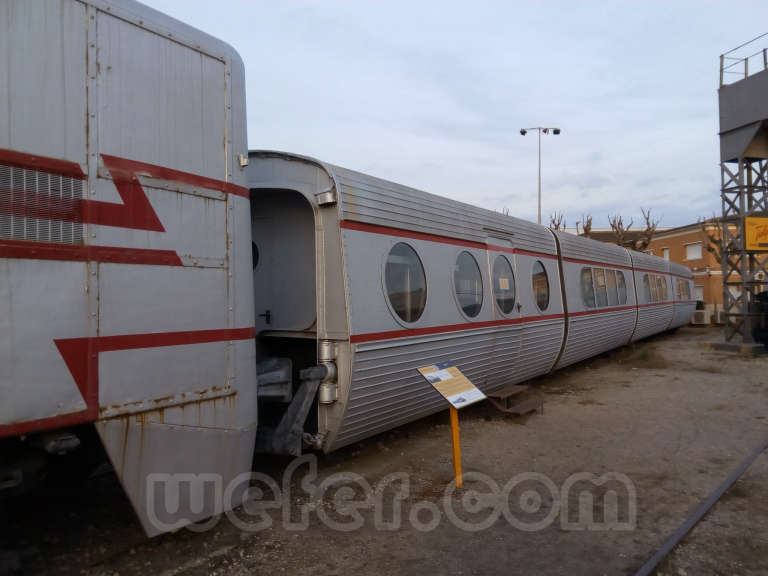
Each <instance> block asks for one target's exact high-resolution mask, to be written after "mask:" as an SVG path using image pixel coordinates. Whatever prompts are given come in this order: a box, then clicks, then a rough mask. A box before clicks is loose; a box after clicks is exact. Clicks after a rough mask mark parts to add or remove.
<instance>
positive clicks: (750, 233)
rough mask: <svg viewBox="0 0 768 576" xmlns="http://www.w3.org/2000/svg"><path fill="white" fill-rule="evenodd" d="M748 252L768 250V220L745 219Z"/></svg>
mask: <svg viewBox="0 0 768 576" xmlns="http://www.w3.org/2000/svg"><path fill="white" fill-rule="evenodd" d="M744 221H745V223H744V228H745V234H746V238H745V241H746V246H745V247H746V249H747V250H768V218H754V217H748V218H745V219H744Z"/></svg>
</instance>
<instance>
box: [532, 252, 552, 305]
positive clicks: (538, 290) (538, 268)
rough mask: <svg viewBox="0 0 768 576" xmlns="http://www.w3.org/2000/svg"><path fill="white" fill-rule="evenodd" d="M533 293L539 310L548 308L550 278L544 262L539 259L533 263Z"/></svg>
mask: <svg viewBox="0 0 768 576" xmlns="http://www.w3.org/2000/svg"><path fill="white" fill-rule="evenodd" d="M533 295H534V297H535V298H536V306H538V307H539V310H546V309H547V307H548V306H549V278H547V271H546V270H545V269H544V264H542V263H541V262H539V261H538V260H536V262H534V264H533Z"/></svg>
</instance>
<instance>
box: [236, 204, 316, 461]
mask: <svg viewBox="0 0 768 576" xmlns="http://www.w3.org/2000/svg"><path fill="white" fill-rule="evenodd" d="M251 229H252V235H251V237H252V242H253V244H252V246H251V248H252V251H253V280H254V303H255V310H256V338H257V346H256V349H257V360H258V373H259V376H258V378H259V433H258V437H257V441H256V450H257V451H258V452H269V453H282V454H293V455H297V454H300V453H301V448H302V444H303V443H307V442H309V443H311V441H312V437H313V436H314V435H315V434H316V433H317V403H316V402H315V395H316V392H317V387H318V385H319V382H320V380H321V378H319V375H318V374H317V373H316V372H312V369H313V368H315V367H316V366H317V298H316V274H315V266H316V265H315V217H314V212H313V210H312V206H311V205H310V203H309V201H308V200H307V199H306V198H305V197H304V196H302V195H301V194H300V193H299V192H296V191H295V190H274V189H255V190H251Z"/></svg>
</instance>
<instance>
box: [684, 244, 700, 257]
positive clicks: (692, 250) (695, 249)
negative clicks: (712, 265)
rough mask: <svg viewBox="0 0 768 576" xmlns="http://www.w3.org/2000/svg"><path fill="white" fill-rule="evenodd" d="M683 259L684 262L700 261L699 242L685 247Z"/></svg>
mask: <svg viewBox="0 0 768 576" xmlns="http://www.w3.org/2000/svg"><path fill="white" fill-rule="evenodd" d="M685 259H686V260H700V259H701V242H696V243H695V244H686V245H685Z"/></svg>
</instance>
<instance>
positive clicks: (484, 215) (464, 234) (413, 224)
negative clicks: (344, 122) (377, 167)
mask: <svg viewBox="0 0 768 576" xmlns="http://www.w3.org/2000/svg"><path fill="white" fill-rule="evenodd" d="M325 167H326V168H327V169H328V170H330V171H331V172H332V173H333V176H334V178H335V179H336V181H337V183H338V184H339V188H340V189H339V202H340V205H341V217H342V219H344V220H352V221H356V222H365V223H368V224H374V225H378V226H388V227H392V228H402V229H407V230H413V231H416V232H422V233H425V234H436V235H439V236H451V237H454V238H460V239H463V240H471V241H475V242H483V243H485V242H486V238H487V236H489V235H491V236H493V235H498V234H499V233H501V234H509V235H512V241H513V243H514V246H515V248H520V249H523V250H531V251H534V252H542V253H545V254H556V253H557V252H556V246H555V240H554V238H553V237H552V234H551V233H550V232H549V230H548V229H547V228H545V227H543V226H539V225H537V224H533V223H531V222H526V221H525V220H520V219H519V218H513V217H511V216H504V215H502V214H499V213H496V212H493V211H491V210H485V209H483V208H478V207H476V206H471V205H469V204H464V203H463V202H457V201H456V200H450V199H448V198H443V197H441V196H436V195H434V194H429V193H427V192H422V191H421V190H416V189H414V188H409V187H407V186H401V185H400V184H395V183H393V182H388V181H386V180H382V179H380V178H374V177H373V176H368V175H365V174H361V173H359V172H355V171H353V170H347V169H346V168H340V167H337V166H330V165H325Z"/></svg>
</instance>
